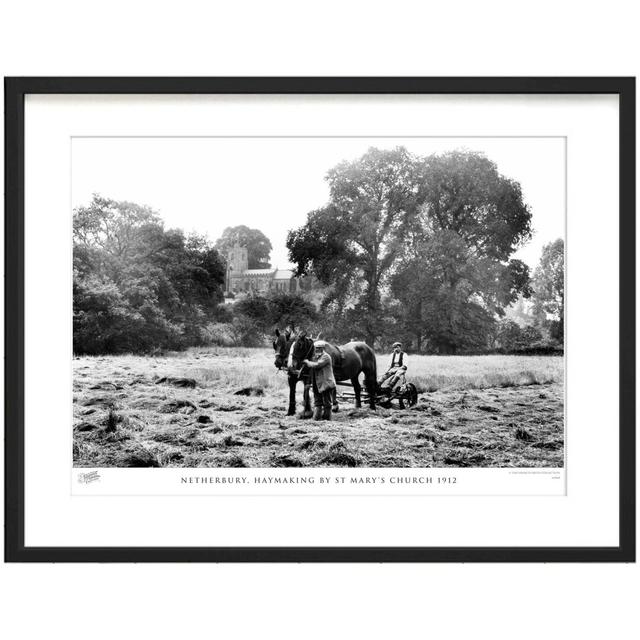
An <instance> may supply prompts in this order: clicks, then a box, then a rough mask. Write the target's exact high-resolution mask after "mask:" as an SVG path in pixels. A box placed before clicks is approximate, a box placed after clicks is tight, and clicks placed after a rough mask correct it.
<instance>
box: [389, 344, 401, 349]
mask: <svg viewBox="0 0 640 640" xmlns="http://www.w3.org/2000/svg"><path fill="white" fill-rule="evenodd" d="M401 346H402V342H394V343H393V344H392V345H391V348H392V349H395V348H396V347H401Z"/></svg>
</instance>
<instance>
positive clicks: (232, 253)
mask: <svg viewBox="0 0 640 640" xmlns="http://www.w3.org/2000/svg"><path fill="white" fill-rule="evenodd" d="M225 289H226V292H227V293H235V294H237V293H251V292H253V293H266V292H267V291H285V292H287V293H296V292H298V291H300V279H299V278H296V277H294V275H293V271H291V270H290V269H249V256H248V253H247V249H246V247H241V246H239V245H238V244H235V245H234V246H233V248H232V249H230V250H229V255H228V256H227V277H226V283H225Z"/></svg>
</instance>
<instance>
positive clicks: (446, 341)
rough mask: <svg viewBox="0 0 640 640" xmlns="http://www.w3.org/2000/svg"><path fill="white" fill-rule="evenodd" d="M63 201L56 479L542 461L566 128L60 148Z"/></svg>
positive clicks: (560, 355)
mask: <svg viewBox="0 0 640 640" xmlns="http://www.w3.org/2000/svg"><path fill="white" fill-rule="evenodd" d="M71 206H72V218H73V229H72V234H73V424H72V425H69V428H72V429H73V466H74V467H76V468H87V469H100V468H106V467H117V468H133V467H147V468H163V467H179V468H182V467H184V468H191V469H198V468H232V467H233V468H262V469H264V468H285V467H289V468H296V467H299V468H305V467H306V468H321V467H333V468H335V467H358V468H381V467H386V468H411V469H440V468H445V469H446V468H449V469H459V468H463V467H464V468H490V469H496V468H500V469H503V468H518V469H521V468H538V467H541V468H549V469H560V468H563V467H564V465H565V453H566V452H565V420H564V405H565V402H564V374H565V366H564V346H565V316H564V299H565V239H566V238H565V228H566V139H565V138H564V137H562V136H529V137H515V136H514V137H510V136H504V137H468V138H462V137H457V138H456V137H406V138H401V137H362V136H353V137H349V136H344V137H338V136H333V137H332V136H316V137H304V136H300V137H298V136H281V137H278V136H263V137H259V136H253V137H252V136H246V137H237V136H235V137H234V136H228V137H224V136H215V137H206V136H203V137H161V136H158V137H135V136H132V137H118V136H113V137H109V136H105V137H91V136H89V137H82V136H79V137H74V138H73V139H72V141H71ZM598 340H599V341H601V342H603V343H606V341H607V336H606V335H602V336H599V337H598Z"/></svg>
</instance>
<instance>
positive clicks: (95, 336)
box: [73, 196, 224, 353]
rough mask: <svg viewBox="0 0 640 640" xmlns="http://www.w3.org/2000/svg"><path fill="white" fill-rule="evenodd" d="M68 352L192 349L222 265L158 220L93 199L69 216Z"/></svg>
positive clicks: (215, 296)
mask: <svg viewBox="0 0 640 640" xmlns="http://www.w3.org/2000/svg"><path fill="white" fill-rule="evenodd" d="M73 240H74V254H73V259H74V349H75V351H76V352H84V353H117V352H123V351H151V350H154V349H163V348H180V347H184V346H188V345H191V344H197V343H198V341H199V340H200V336H201V333H202V329H203V327H204V326H205V325H206V324H207V322H209V321H211V320H212V319H214V318H215V316H216V314H217V307H218V304H219V302H220V301H221V300H222V284H223V282H224V264H223V262H222V260H221V259H220V256H219V255H218V252H217V251H216V250H215V249H214V248H213V247H211V246H210V245H209V244H208V242H207V241H206V240H205V239H204V238H202V237H200V236H196V235H192V236H188V237H185V236H184V234H183V233H182V231H180V230H177V229H169V230H165V229H164V227H163V224H162V221H161V219H160V218H159V217H158V215H157V214H156V213H155V212H154V211H152V210H151V209H149V208H148V207H143V206H140V205H137V204H134V203H130V202H119V201H115V200H110V199H107V198H102V197H100V196H94V198H93V200H92V202H91V203H90V204H89V205H88V206H87V207H80V208H78V209H76V210H75V211H74V219H73Z"/></svg>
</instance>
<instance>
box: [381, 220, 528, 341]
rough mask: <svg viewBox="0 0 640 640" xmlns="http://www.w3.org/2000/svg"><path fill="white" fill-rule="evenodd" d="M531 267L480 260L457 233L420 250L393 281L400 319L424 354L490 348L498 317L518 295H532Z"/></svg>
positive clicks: (441, 234)
mask: <svg viewBox="0 0 640 640" xmlns="http://www.w3.org/2000/svg"><path fill="white" fill-rule="evenodd" d="M528 281H529V271H528V267H527V266H526V265H525V264H524V263H522V262H520V261H517V260H512V261H510V262H508V263H506V264H503V263H501V262H499V261H497V260H495V259H492V258H489V257H486V256H480V255H478V254H477V253H476V252H475V251H474V250H473V249H472V248H470V247H468V246H467V244H466V243H465V242H464V240H463V239H462V238H461V237H460V236H459V235H458V234H457V233H455V232H454V231H451V230H443V231H438V232H434V234H433V235H432V236H431V237H430V238H429V239H428V240H424V241H422V242H421V243H419V244H418V245H416V246H415V247H414V248H413V250H412V252H411V253H410V254H409V255H408V256H407V258H405V260H404V261H403V262H402V263H401V264H400V265H399V267H398V269H397V271H396V273H395V274H394V277H393V278H392V281H391V284H392V287H391V288H392V292H393V293H394V295H395V297H396V298H397V299H398V300H399V301H400V303H401V304H400V306H399V309H398V313H397V318H398V319H399V320H400V322H401V324H402V326H403V327H404V328H405V329H406V331H407V332H409V334H411V335H412V336H413V337H414V338H415V342H416V348H417V349H418V350H421V348H422V346H423V341H425V340H426V341H428V343H429V345H428V346H429V348H430V350H433V351H437V352H439V353H456V352H457V351H459V350H461V349H480V348H483V347H485V346H486V343H487V338H488V336H489V335H490V334H491V332H492V329H493V326H494V321H495V318H496V316H502V315H503V314H504V308H505V307H506V306H508V305H509V304H511V303H512V302H513V301H514V300H515V299H516V297H517V295H518V293H524V294H525V295H528V294H529V289H528Z"/></svg>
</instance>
